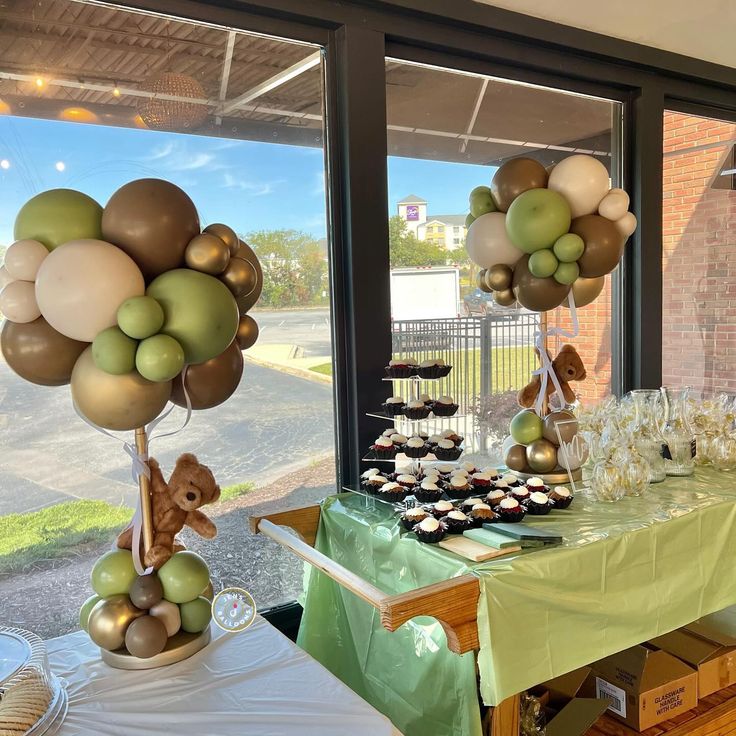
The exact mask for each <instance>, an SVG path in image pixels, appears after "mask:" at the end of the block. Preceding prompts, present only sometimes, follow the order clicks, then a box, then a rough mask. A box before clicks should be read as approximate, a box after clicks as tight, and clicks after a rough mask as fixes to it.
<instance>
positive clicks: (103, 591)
mask: <svg viewBox="0 0 736 736" xmlns="http://www.w3.org/2000/svg"><path fill="white" fill-rule="evenodd" d="M137 577H138V573H137V572H136V571H135V566H134V565H133V555H132V554H131V552H130V550H129V549H113V550H110V551H109V552H105V554H104V555H102V557H100V558H99V559H98V560H97V562H95V565H94V567H93V568H92V576H91V579H92V590H94V592H95V593H97V595H99V596H100V597H101V598H109V597H110V596H113V595H127V594H128V590H130V586H131V585H132V584H133V581H134V580H135V579H136V578H137Z"/></svg>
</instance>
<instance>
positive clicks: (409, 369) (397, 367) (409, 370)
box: [385, 356, 419, 378]
mask: <svg viewBox="0 0 736 736" xmlns="http://www.w3.org/2000/svg"><path fill="white" fill-rule="evenodd" d="M418 369H419V366H418V365H417V361H416V360H415V359H414V358H412V357H409V356H407V357H406V358H401V359H396V360H389V362H388V365H387V366H386V368H385V371H386V376H388V378H411V377H412V376H416V374H417V370H418Z"/></svg>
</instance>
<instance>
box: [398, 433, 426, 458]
mask: <svg viewBox="0 0 736 736" xmlns="http://www.w3.org/2000/svg"><path fill="white" fill-rule="evenodd" d="M401 451H402V452H403V453H404V455H406V456H407V457H412V458H415V459H418V458H420V457H424V456H425V455H426V454H427V453H428V452H429V447H428V446H427V443H426V442H425V441H424V440H423V439H422V438H421V437H409V439H407V440H406V441H405V442H404V444H403V445H402V447H401Z"/></svg>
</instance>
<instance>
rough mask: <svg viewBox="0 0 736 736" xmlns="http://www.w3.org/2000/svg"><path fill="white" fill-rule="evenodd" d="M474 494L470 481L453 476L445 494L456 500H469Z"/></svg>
mask: <svg viewBox="0 0 736 736" xmlns="http://www.w3.org/2000/svg"><path fill="white" fill-rule="evenodd" d="M472 492H473V487H472V486H471V485H470V483H469V482H468V479H467V478H465V477H464V476H462V475H453V476H452V478H450V480H448V481H447V482H446V483H445V493H446V494H447V495H448V496H449V497H450V498H454V499H456V500H459V499H461V498H467V497H468V496H469V495H470V494H471V493H472Z"/></svg>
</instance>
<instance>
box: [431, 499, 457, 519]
mask: <svg viewBox="0 0 736 736" xmlns="http://www.w3.org/2000/svg"><path fill="white" fill-rule="evenodd" d="M454 508H455V507H454V506H453V505H452V504H451V503H450V502H449V501H437V502H436V503H433V504H432V505H431V506H430V507H429V508H428V509H427V511H429V513H430V514H432V516H434V518H435V519H441V518H442V517H443V516H447V514H449V513H450V511H452V510H453V509H454Z"/></svg>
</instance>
